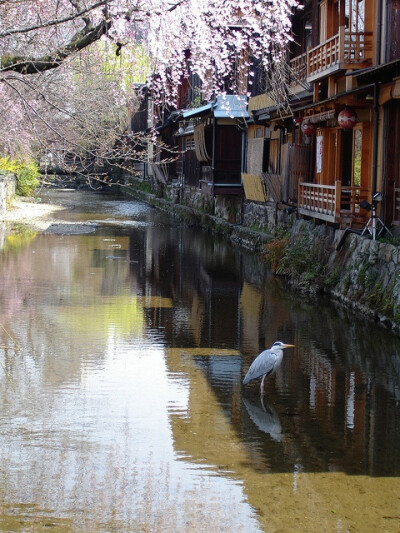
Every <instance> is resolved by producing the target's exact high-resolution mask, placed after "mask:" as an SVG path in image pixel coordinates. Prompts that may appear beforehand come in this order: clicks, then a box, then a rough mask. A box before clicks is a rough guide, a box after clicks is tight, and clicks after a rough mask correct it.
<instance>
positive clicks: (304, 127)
mask: <svg viewBox="0 0 400 533" xmlns="http://www.w3.org/2000/svg"><path fill="white" fill-rule="evenodd" d="M316 129H317V128H316V127H315V124H311V122H310V121H309V120H307V119H305V120H303V122H302V123H301V131H302V132H303V133H304V135H307V136H311V135H314V133H315V131H316Z"/></svg>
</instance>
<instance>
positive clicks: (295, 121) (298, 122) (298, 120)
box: [293, 117, 303, 127]
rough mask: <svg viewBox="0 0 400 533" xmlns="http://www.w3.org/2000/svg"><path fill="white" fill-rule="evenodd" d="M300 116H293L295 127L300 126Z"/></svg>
mask: <svg viewBox="0 0 400 533" xmlns="http://www.w3.org/2000/svg"><path fill="white" fill-rule="evenodd" d="M302 120H303V119H302V118H301V117H294V118H293V124H294V125H295V126H296V127H297V126H300V124H301V122H302Z"/></svg>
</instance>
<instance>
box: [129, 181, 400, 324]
mask: <svg viewBox="0 0 400 533" xmlns="http://www.w3.org/2000/svg"><path fill="white" fill-rule="evenodd" d="M130 194H133V195H134V196H135V197H139V198H141V199H142V200H144V201H146V202H147V203H149V204H151V205H153V206H155V207H158V208H160V209H163V210H164V211H167V212H169V213H171V214H172V215H174V216H177V217H178V218H180V219H181V220H183V221H184V222H185V223H186V224H187V225H188V226H198V227H202V228H204V229H208V230H209V231H212V232H214V233H216V234H218V235H221V236H223V237H224V238H225V239H226V240H228V241H230V242H231V243H232V244H234V245H237V246H242V247H244V248H246V249H248V250H250V251H253V252H256V253H264V252H265V250H266V249H268V247H269V246H272V247H274V245H275V244H279V241H280V240H281V241H283V240H284V242H285V245H284V247H279V246H277V247H276V248H279V249H280V253H281V254H283V255H284V257H283V258H282V257H281V258H279V257H278V258H277V263H276V265H275V267H276V270H277V272H278V273H279V274H281V275H283V276H285V277H286V278H287V280H288V282H289V283H290V284H291V285H292V286H294V287H296V288H297V289H298V290H304V291H307V292H310V293H312V292H314V293H316V292H323V293H325V294H329V295H331V297H332V298H333V299H334V300H336V301H337V302H340V303H342V304H343V305H345V306H346V307H349V308H352V309H354V310H356V311H358V312H360V313H362V314H363V315H366V316H368V317H370V318H371V319H374V320H378V321H380V322H381V323H382V324H384V325H385V326H387V327H390V328H393V329H394V330H395V331H396V332H397V333H400V247H398V246H394V245H392V244H388V243H384V242H379V241H372V240H371V239H370V238H368V237H365V236H364V237H362V236H360V235H357V234H354V233H350V234H348V235H347V237H346V239H345V240H344V241H343V244H342V246H341V247H340V250H338V249H337V248H338V245H339V243H341V241H342V237H343V230H335V229H334V228H333V227H331V226H327V225H325V224H320V225H316V224H315V223H314V222H312V221H307V220H303V219H297V218H296V214H295V213H292V214H288V213H286V212H282V211H279V212H278V211H276V210H274V208H273V207H270V208H269V210H266V209H265V208H263V209H261V208H258V207H257V204H254V205H253V206H251V205H249V206H245V207H246V208H245V210H244V218H243V222H242V224H230V223H229V222H228V221H226V220H223V219H221V218H218V217H214V216H211V215H209V214H207V213H204V212H202V211H201V210H198V209H195V208H194V207H189V206H187V205H182V204H180V203H175V202H174V201H171V200H165V199H163V198H158V197H156V196H155V195H152V194H146V193H143V192H141V191H138V190H131V191H130ZM199 207H200V206H199ZM203 207H204V206H203ZM275 219H276V220H275ZM275 222H277V224H278V225H279V224H282V223H283V224H284V226H285V228H286V229H285V231H284V232H283V237H282V235H281V236H279V237H277V236H276V234H277V232H276V231H275V235H274V234H273V233H274V232H273V229H272V228H274V227H275V230H276V226H275V225H274V223H275ZM249 226H251V227H249ZM254 226H255V227H256V229H254ZM278 233H279V232H278Z"/></svg>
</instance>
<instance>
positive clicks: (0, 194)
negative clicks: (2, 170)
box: [0, 174, 17, 213]
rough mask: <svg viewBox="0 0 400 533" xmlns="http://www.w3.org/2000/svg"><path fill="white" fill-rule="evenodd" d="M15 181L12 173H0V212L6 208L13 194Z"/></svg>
mask: <svg viewBox="0 0 400 533" xmlns="http://www.w3.org/2000/svg"><path fill="white" fill-rule="evenodd" d="M16 183H17V180H16V178H15V176H14V174H0V213H4V211H6V210H7V206H8V205H9V203H10V201H11V199H12V197H13V196H14V195H15V190H16Z"/></svg>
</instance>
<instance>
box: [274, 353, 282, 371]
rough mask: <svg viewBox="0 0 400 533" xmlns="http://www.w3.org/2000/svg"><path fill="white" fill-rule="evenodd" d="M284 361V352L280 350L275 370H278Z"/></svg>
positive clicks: (277, 354)
mask: <svg viewBox="0 0 400 533" xmlns="http://www.w3.org/2000/svg"><path fill="white" fill-rule="evenodd" d="M282 359H283V350H278V351H277V352H276V365H275V368H277V367H278V366H279V365H280V364H281V363H282Z"/></svg>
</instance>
